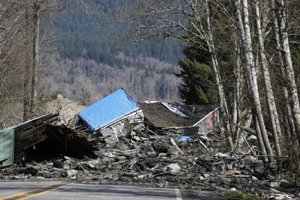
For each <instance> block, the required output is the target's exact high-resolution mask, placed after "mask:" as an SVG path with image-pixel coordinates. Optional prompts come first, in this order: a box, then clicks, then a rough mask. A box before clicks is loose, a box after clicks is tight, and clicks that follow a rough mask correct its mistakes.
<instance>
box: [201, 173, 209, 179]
mask: <svg viewBox="0 0 300 200" xmlns="http://www.w3.org/2000/svg"><path fill="white" fill-rule="evenodd" d="M202 176H203V177H204V178H205V179H208V178H209V177H210V175H209V174H202Z"/></svg>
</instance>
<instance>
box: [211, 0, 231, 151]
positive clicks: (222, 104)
mask: <svg viewBox="0 0 300 200" xmlns="http://www.w3.org/2000/svg"><path fill="white" fill-rule="evenodd" d="M205 7H206V22H207V28H208V31H207V38H206V41H207V45H208V49H209V53H210V55H211V60H212V67H213V70H214V74H215V77H216V84H217V87H218V93H219V100H220V111H221V113H222V115H223V117H224V118H223V120H224V124H225V128H226V132H225V134H226V138H227V141H228V143H229V146H230V148H231V149H233V143H232V136H231V134H232V131H231V126H230V120H229V119H230V118H229V110H228V105H227V101H226V95H225V92H224V86H223V83H222V80H221V75H220V69H219V63H218V60H217V56H216V52H215V45H214V41H213V35H212V30H211V21H210V16H209V14H210V11H209V0H206V1H205Z"/></svg>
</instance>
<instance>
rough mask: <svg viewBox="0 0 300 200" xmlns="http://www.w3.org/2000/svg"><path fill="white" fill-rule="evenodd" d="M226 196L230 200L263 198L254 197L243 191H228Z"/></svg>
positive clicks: (258, 199)
mask: <svg viewBox="0 0 300 200" xmlns="http://www.w3.org/2000/svg"><path fill="white" fill-rule="evenodd" d="M226 196H227V197H228V198H229V199H245V200H260V199H261V198H260V197H258V196H256V195H253V194H247V193H244V192H243V191H239V190H238V191H227V193H226Z"/></svg>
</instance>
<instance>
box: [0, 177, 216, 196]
mask: <svg viewBox="0 0 300 200" xmlns="http://www.w3.org/2000/svg"><path fill="white" fill-rule="evenodd" d="M212 195H213V196H212ZM214 197H216V196H215V195H214V194H212V193H202V194H199V193H195V192H192V191H186V190H179V189H164V188H144V187H135V186H114V185H91V184H78V183H66V182H48V181H47V182H44V181H41V182H0V200H4V199H5V200H8V199H32V200H33V199H45V200H47V199H48V200H61V199H72V200H76V199H80V200H82V199H83V200H85V199H86V200H93V199H97V200H102V199H103V200H108V199H109V200H137V199H139V200H141V199H142V200H196V199H197V200H199V199H210V200H212V199H219V198H214Z"/></svg>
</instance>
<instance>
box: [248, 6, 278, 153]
mask: <svg viewBox="0 0 300 200" xmlns="http://www.w3.org/2000/svg"><path fill="white" fill-rule="evenodd" d="M253 10H254V14H255V23H256V26H255V28H256V34H257V38H258V44H259V61H260V67H261V70H262V74H263V79H264V85H265V90H266V99H267V105H268V108H269V116H270V119H271V123H272V129H273V136H274V142H275V147H276V148H275V149H276V153H277V156H279V157H280V156H281V147H280V143H279V136H281V128H280V123H279V116H278V112H277V107H276V103H275V98H274V94H273V89H272V84H271V78H270V73H269V68H268V65H267V59H266V55H265V46H264V37H263V34H264V33H263V32H262V29H261V20H260V13H259V5H258V1H253Z"/></svg>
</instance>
